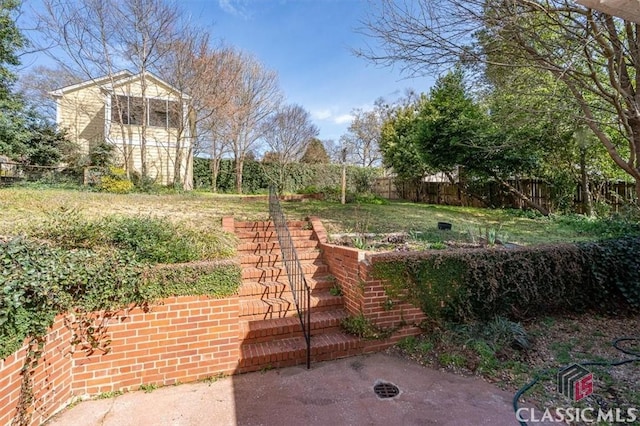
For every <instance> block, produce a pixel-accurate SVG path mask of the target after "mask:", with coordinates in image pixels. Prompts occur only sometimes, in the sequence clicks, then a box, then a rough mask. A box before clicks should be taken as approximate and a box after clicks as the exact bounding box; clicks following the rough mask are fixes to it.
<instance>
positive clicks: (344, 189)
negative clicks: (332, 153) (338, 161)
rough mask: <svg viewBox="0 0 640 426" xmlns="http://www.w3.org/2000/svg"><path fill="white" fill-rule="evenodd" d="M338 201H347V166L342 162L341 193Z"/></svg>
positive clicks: (343, 202) (342, 202)
mask: <svg viewBox="0 0 640 426" xmlns="http://www.w3.org/2000/svg"><path fill="white" fill-rule="evenodd" d="M340 203H341V204H346V203H347V166H346V164H344V163H342V194H341V197H340Z"/></svg>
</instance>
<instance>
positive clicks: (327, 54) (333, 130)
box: [25, 0, 432, 142]
mask: <svg viewBox="0 0 640 426" xmlns="http://www.w3.org/2000/svg"><path fill="white" fill-rule="evenodd" d="M37 3H38V0H26V1H25V6H27V8H29V6H35V5H36V4H37ZM179 4H180V6H181V7H183V8H184V9H185V11H186V12H187V14H189V15H190V16H191V20H192V21H193V22H194V23H196V24H197V25H199V26H202V27H205V28H206V29H207V30H208V31H209V32H210V33H211V37H212V40H214V41H215V42H219V41H222V42H224V43H225V44H227V45H230V46H235V47H237V48H239V49H241V50H243V51H246V52H248V53H251V54H253V55H255V56H256V57H257V58H258V59H259V60H260V61H261V62H262V63H263V64H264V65H265V66H266V67H268V68H270V69H272V70H275V71H276V72H277V73H278V75H279V80H280V86H281V88H282V90H283V92H284V95H285V97H286V101H287V102H288V103H297V104H300V105H302V106H303V107H304V108H305V109H307V110H308V111H309V112H310V113H311V115H312V117H313V120H314V122H315V124H316V125H317V126H318V128H319V129H320V139H332V140H334V141H336V142H337V141H338V140H339V138H340V136H341V135H342V134H344V133H345V132H346V130H347V127H348V126H349V123H350V119H351V117H350V113H351V111H352V110H353V109H354V108H362V109H365V110H367V109H371V108H372V106H373V103H374V101H375V100H376V99H377V98H379V97H384V98H387V99H390V100H392V99H396V98H398V97H399V96H401V95H402V94H403V93H404V89H406V88H413V89H415V90H416V91H418V92H422V91H423V92H426V91H428V90H429V88H430V85H431V84H432V79H427V78H422V79H411V80H408V79H404V77H403V76H402V75H400V73H399V72H397V71H396V70H393V69H390V68H380V67H376V66H375V65H373V64H371V63H369V62H367V61H365V60H364V59H361V58H357V57H355V56H354V55H353V54H352V52H351V50H350V49H352V48H354V47H359V46H363V45H364V44H365V43H367V42H371V40H367V39H366V38H365V36H363V35H361V34H359V33H357V31H356V29H357V28H358V27H360V26H361V25H362V24H361V20H362V19H363V18H364V17H365V15H366V11H367V7H368V5H367V0H181V1H179ZM39 56H41V58H40V57H37V58H29V59H28V62H29V63H30V64H37V63H40V62H41V61H42V62H45V63H46V62H48V58H46V55H44V54H42V53H41V54H40V55H39Z"/></svg>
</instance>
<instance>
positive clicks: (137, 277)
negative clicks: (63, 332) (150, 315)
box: [0, 238, 241, 359]
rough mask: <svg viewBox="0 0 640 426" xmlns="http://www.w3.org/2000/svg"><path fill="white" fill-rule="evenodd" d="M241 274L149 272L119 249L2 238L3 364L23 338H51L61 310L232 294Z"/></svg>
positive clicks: (176, 268)
mask: <svg viewBox="0 0 640 426" xmlns="http://www.w3.org/2000/svg"><path fill="white" fill-rule="evenodd" d="M240 276H241V273H240V267H239V265H237V264H235V263H233V262H231V261H222V262H199V263H197V264H183V265H160V266H155V267H149V266H145V265H143V264H141V263H139V262H137V261H136V259H135V258H134V257H132V255H131V254H130V253H127V252H121V251H118V250H110V251H105V250H102V251H100V252H94V251H92V250H88V249H74V250H65V249H62V248H59V247H51V246H50V245H47V244H45V243H42V242H33V241H29V240H26V239H23V238H16V239H13V240H9V241H2V240H0V359H3V358H6V357H7V356H8V355H10V354H12V353H13V352H15V351H16V350H17V349H18V348H19V347H20V346H21V345H22V343H23V342H24V340H25V338H28V337H39V336H43V335H45V334H46V332H47V331H48V329H49V327H50V326H51V325H52V323H53V320H54V318H55V316H56V315H57V314H59V313H63V312H69V311H73V312H75V313H77V314H81V315H82V314H83V313H89V312H93V311H112V310H115V309H119V308H122V307H124V306H129V305H131V304H138V305H145V304H148V303H152V302H153V301H154V300H157V299H160V298H164V297H168V296H184V295H208V296H212V297H217V298H222V297H227V296H230V295H232V294H235V293H237V290H238V287H239V286H240ZM90 328H91V327H90ZM88 333H91V331H88ZM92 341H93V340H92ZM98 343H99V342H98Z"/></svg>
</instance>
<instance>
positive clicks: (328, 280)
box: [238, 275, 335, 299]
mask: <svg viewBox="0 0 640 426" xmlns="http://www.w3.org/2000/svg"><path fill="white" fill-rule="evenodd" d="M306 281H307V285H308V286H309V288H311V291H312V292H318V291H320V290H328V289H330V288H331V287H333V286H334V285H335V278H333V276H332V275H320V276H318V277H316V278H306ZM285 291H289V280H288V279H287V278H286V277H282V279H281V280H280V281H264V282H258V281H245V282H243V283H242V284H241V285H240V289H239V290H238V295H239V296H240V297H247V298H254V299H255V298H256V297H264V298H267V299H269V298H274V297H275V298H277V297H282V294H283V293H284V292H285Z"/></svg>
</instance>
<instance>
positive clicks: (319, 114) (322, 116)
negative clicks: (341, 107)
mask: <svg viewBox="0 0 640 426" xmlns="http://www.w3.org/2000/svg"><path fill="white" fill-rule="evenodd" d="M332 115H333V113H332V112H331V110H330V109H320V110H315V111H311V117H313V119H314V120H327V119H329V118H331V116H332Z"/></svg>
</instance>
